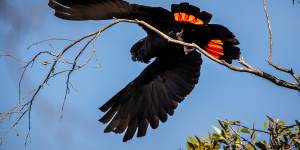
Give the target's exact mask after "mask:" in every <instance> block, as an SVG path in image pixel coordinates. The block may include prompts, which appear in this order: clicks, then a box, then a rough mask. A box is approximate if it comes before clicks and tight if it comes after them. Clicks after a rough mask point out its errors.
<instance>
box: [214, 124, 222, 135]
mask: <svg viewBox="0 0 300 150" xmlns="http://www.w3.org/2000/svg"><path fill="white" fill-rule="evenodd" d="M212 128H214V129H215V131H216V132H217V133H218V134H219V135H221V133H222V132H221V130H220V129H219V128H217V127H216V126H212Z"/></svg>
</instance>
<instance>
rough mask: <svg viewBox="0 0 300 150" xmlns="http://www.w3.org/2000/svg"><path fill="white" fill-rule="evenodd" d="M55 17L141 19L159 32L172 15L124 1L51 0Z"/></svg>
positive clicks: (68, 18) (158, 8) (160, 9)
mask: <svg viewBox="0 0 300 150" xmlns="http://www.w3.org/2000/svg"><path fill="white" fill-rule="evenodd" d="M48 5H49V6H50V7H51V8H53V9H55V16H57V17H59V18H62V19H67V20H106V19H113V17H115V18H124V19H125V18H126V19H140V20H143V21H146V22H147V23H149V24H151V25H152V26H154V27H156V28H158V29H159V30H161V29H164V28H166V27H168V26H169V24H170V21H172V14H171V12H169V11H168V10H166V9H164V8H161V7H148V6H142V5H138V4H130V3H128V2H126V1H123V0H49V4H48Z"/></svg>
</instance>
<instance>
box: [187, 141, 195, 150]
mask: <svg viewBox="0 0 300 150" xmlns="http://www.w3.org/2000/svg"><path fill="white" fill-rule="evenodd" d="M186 148H187V149H188V150H194V149H195V148H194V145H193V144H192V143H190V142H186Z"/></svg>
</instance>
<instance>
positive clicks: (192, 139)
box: [188, 136, 199, 145]
mask: <svg viewBox="0 0 300 150" xmlns="http://www.w3.org/2000/svg"><path fill="white" fill-rule="evenodd" d="M188 138H189V140H190V141H191V142H192V143H193V144H196V145H199V143H198V141H197V140H196V139H194V138H192V137H190V136H188Z"/></svg>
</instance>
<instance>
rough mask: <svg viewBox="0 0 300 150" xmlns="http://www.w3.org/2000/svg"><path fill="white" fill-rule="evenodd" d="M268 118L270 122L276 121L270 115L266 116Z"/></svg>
mask: <svg viewBox="0 0 300 150" xmlns="http://www.w3.org/2000/svg"><path fill="white" fill-rule="evenodd" d="M266 116H267V118H268V120H269V121H270V122H274V119H273V118H271V117H270V116H268V115H266Z"/></svg>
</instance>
